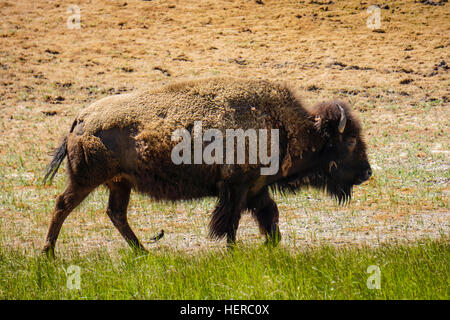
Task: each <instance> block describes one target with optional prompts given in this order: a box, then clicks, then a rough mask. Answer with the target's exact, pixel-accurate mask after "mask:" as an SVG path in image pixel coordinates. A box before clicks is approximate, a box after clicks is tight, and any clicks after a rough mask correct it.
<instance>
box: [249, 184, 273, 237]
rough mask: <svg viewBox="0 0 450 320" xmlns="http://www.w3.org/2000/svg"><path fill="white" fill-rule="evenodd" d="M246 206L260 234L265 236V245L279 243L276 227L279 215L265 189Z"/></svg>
mask: <svg viewBox="0 0 450 320" xmlns="http://www.w3.org/2000/svg"><path fill="white" fill-rule="evenodd" d="M248 204H249V207H248V209H249V210H250V211H251V212H252V215H253V216H254V217H255V219H256V221H257V222H258V225H259V230H260V232H261V234H263V235H265V236H266V244H270V245H277V244H278V243H279V242H280V241H281V233H280V230H279V227H278V216H279V213H278V208H277V204H276V203H275V201H273V200H272V198H271V197H270V194H269V191H268V190H267V188H266V189H265V190H263V191H262V192H261V193H260V194H258V195H257V196H255V197H253V198H251V199H249V201H248Z"/></svg>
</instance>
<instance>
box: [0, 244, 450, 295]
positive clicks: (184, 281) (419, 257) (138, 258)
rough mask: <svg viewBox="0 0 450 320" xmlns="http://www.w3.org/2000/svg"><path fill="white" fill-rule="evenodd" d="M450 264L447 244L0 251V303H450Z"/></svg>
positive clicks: (0, 249)
mask: <svg viewBox="0 0 450 320" xmlns="http://www.w3.org/2000/svg"><path fill="white" fill-rule="evenodd" d="M449 258H450V251H449V245H448V239H446V238H442V239H441V240H434V241H431V240H424V241H420V242H416V243H414V244H411V245H399V244H397V245H383V246H381V247H378V248H366V247H362V248H356V247H346V248H340V249H338V248H334V247H331V246H322V247H316V248H308V249H305V250H303V251H302V252H296V253H293V252H292V251H289V250H288V249H286V248H275V249H274V248H268V247H266V246H263V245H261V246H259V247H254V248H251V247H245V246H238V247H237V248H236V249H234V250H230V251H226V250H225V251H217V250H210V251H200V252H197V253H195V254H190V255H188V254H186V253H183V252H180V251H175V250H171V251H166V252H161V251H159V252H150V253H149V254H148V255H136V254H134V253H133V252H132V251H129V250H122V251H120V253H119V254H118V255H116V256H110V255H109V254H107V253H106V252H105V251H92V252H90V253H87V254H86V255H83V256H80V255H79V254H77V253H75V252H72V253H65V254H64V257H61V258H57V259H56V260H48V259H47V258H46V257H45V256H42V255H41V254H39V253H36V252H27V253H22V252H19V251H17V250H12V249H8V248H6V247H5V246H4V245H0V299H449V297H450V295H449V288H450V286H449V271H450V270H449ZM71 265H76V266H78V267H80V270H81V273H80V289H69V288H68V287H67V281H68V279H69V278H68V276H67V275H66V273H65V270H68V268H69V266H71ZM371 265H375V266H378V267H379V268H380V272H381V273H380V274H381V278H380V281H381V282H380V285H381V289H379V290H377V289H369V288H368V287H367V280H368V278H369V277H370V276H371V274H369V273H367V268H368V267H369V266H371ZM70 275H72V274H69V276H70ZM69 280H70V279H69ZM69 282H70V281H69Z"/></svg>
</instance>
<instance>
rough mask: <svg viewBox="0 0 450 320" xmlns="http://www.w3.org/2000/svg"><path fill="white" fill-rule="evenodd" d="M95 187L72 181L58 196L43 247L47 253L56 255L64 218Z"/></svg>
mask: <svg viewBox="0 0 450 320" xmlns="http://www.w3.org/2000/svg"><path fill="white" fill-rule="evenodd" d="M94 188H95V187H81V186H79V185H77V184H76V183H74V182H73V181H70V182H69V185H68V186H67V188H66V190H65V191H64V192H63V193H61V194H60V195H59V196H58V197H57V198H56V204H55V208H54V210H53V216H52V221H51V223H50V227H49V229H48V233H47V238H46V242H45V245H44V249H43V251H44V252H45V253H47V255H49V256H53V255H54V249H55V244H56V240H57V239H58V235H59V232H60V230H61V227H62V225H63V223H64V220H66V218H67V217H68V216H69V214H70V213H71V212H72V211H73V209H75V208H76V207H77V206H78V205H79V204H80V203H81V202H82V201H83V200H84V198H86V197H87V195H88V194H89V193H90V192H91V191H92V190H93V189H94Z"/></svg>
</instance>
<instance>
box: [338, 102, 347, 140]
mask: <svg viewBox="0 0 450 320" xmlns="http://www.w3.org/2000/svg"><path fill="white" fill-rule="evenodd" d="M338 107H339V110H341V119H340V120H339V126H338V131H339V133H343V132H344V130H345V125H346V124H347V116H346V115H345V111H344V108H342V107H341V106H340V105H338Z"/></svg>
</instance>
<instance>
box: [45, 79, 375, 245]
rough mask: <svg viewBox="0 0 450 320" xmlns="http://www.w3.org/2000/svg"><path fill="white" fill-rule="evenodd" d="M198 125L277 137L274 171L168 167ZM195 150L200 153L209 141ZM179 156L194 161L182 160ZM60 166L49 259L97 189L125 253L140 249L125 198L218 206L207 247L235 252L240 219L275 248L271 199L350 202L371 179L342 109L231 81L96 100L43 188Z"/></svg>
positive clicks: (241, 165)
mask: <svg viewBox="0 0 450 320" xmlns="http://www.w3.org/2000/svg"><path fill="white" fill-rule="evenodd" d="M198 121H201V124H202V128H203V129H210V128H214V129H215V130H216V132H219V133H224V134H225V135H226V133H227V132H228V131H227V130H229V129H236V130H237V129H239V128H240V129H242V130H248V129H255V130H256V129H257V130H261V129H267V130H270V132H274V131H273V130H277V131H276V132H277V138H278V140H277V141H276V142H277V144H276V148H277V149H276V150H271V151H270V152H271V155H274V154H277V155H278V158H277V159H276V163H275V165H276V166H275V167H276V168H279V170H276V172H273V173H271V174H262V171H261V170H260V169H261V168H262V167H264V165H263V164H262V163H261V162H257V163H254V162H253V163H250V162H249V161H248V159H249V156H248V157H247V156H246V157H245V161H240V162H239V161H237V163H233V162H229V161H227V162H225V163H224V162H223V161H217V162H214V163H204V162H201V163H199V162H195V161H192V162H190V161H186V162H184V163H174V161H173V157H172V156H173V152H174V148H175V146H177V144H178V143H179V142H180V140H179V139H178V140H177V139H174V132H176V131H177V130H180V129H181V130H184V131H183V132H185V133H186V132H187V133H193V132H194V131H195V129H196V128H195V124H196V122H198ZM245 132H247V131H245ZM271 135H272V134H271ZM272 136H273V135H272ZM244 139H245V137H244ZM200 141H201V142H200V143H201V144H202V145H201V147H205V148H206V147H207V145H208V144H209V143H212V138H211V139H210V140H208V139H204V140H200ZM245 143H246V144H245V145H246V146H247V145H248V141H246V142H245ZM232 147H236V148H237V144H233V145H232ZM260 148H261V146H260ZM264 148H265V146H264ZM264 148H263V149H264ZM187 151H191V150H187ZM217 151H218V150H215V152H217ZM232 151H233V150H232ZM274 151H275V152H274ZM183 152H186V150H184V151H183ZM226 152H229V150H226ZM184 156H187V158H188V160H189V159H190V158H191V157H194V155H192V154H191V153H190V152H187V154H184ZM65 157H67V173H68V184H67V187H66V190H65V191H64V192H63V193H61V194H60V195H59V196H58V197H57V199H56V205H55V208H54V211H53V216H52V219H51V223H50V227H49V230H48V235H47V238H46V244H45V247H44V251H45V252H47V253H53V251H54V247H55V243H56V240H57V237H58V234H59V232H60V229H61V226H62V224H63V222H64V220H65V219H66V218H67V216H68V215H69V214H70V212H71V211H72V210H73V209H74V208H75V207H76V206H78V205H79V204H80V203H81V202H82V201H83V199H85V198H86V197H87V195H88V194H89V193H91V192H92V191H93V190H94V189H96V188H97V187H98V186H100V185H105V186H106V187H107V188H108V189H109V200H108V205H107V214H108V216H109V218H110V219H111V221H112V223H113V224H114V226H115V227H116V228H117V229H118V230H119V232H120V233H121V235H122V236H123V237H124V238H125V240H126V241H127V242H128V243H129V244H130V245H131V246H132V247H133V248H137V249H142V250H145V249H144V246H143V245H142V244H141V242H140V241H139V240H138V238H137V237H136V235H135V234H134V232H133V230H132V229H131V228H130V226H129V224H128V221H127V206H128V202H129V198H130V192H131V190H132V189H133V190H136V191H137V192H141V193H144V194H148V195H149V196H150V197H152V198H153V199H155V200H169V201H178V200H187V199H198V198H202V197H218V202H217V206H216V207H215V209H214V211H213V213H212V217H211V221H210V236H211V237H212V238H216V239H220V238H223V237H225V236H226V238H227V243H228V244H233V243H234V242H235V240H236V231H237V229H238V225H239V220H240V217H241V214H242V213H243V212H244V211H249V212H251V213H252V215H253V216H254V218H255V219H256V221H257V223H258V225H259V229H260V231H261V233H262V234H263V235H265V236H266V242H267V243H274V244H276V243H277V242H278V241H280V239H281V236H280V231H279V228H278V216H279V213H278V209H277V205H276V203H275V202H274V200H273V199H272V197H271V194H270V190H278V191H281V192H295V191H298V190H300V189H301V188H303V187H307V186H312V187H316V188H319V189H321V190H324V191H326V192H327V193H328V194H329V195H331V196H332V197H335V198H336V199H337V200H338V201H339V203H342V202H346V201H349V200H350V198H351V192H352V187H353V186H354V185H358V184H361V183H362V182H364V181H366V180H367V179H369V177H370V176H371V174H372V172H371V168H370V165H369V162H368V159H367V155H366V145H365V143H364V141H363V138H362V134H361V126H360V122H359V120H358V119H357V118H356V117H355V115H354V114H353V113H352V111H351V110H350V108H349V106H348V105H347V104H346V103H344V102H342V101H328V102H322V103H319V104H317V105H315V106H313V107H311V108H307V107H306V106H305V105H304V104H303V103H302V101H301V99H300V98H299V97H298V95H297V94H296V92H295V91H294V90H293V89H292V88H290V87H289V86H288V85H286V84H283V83H277V82H272V81H267V80H247V79H235V78H213V79H201V80H194V81H184V82H180V83H175V84H170V85H166V86H162V87H160V88H156V89H155V88H153V89H148V90H141V91H138V92H134V93H129V94H121V95H115V96H109V97H106V98H103V99H101V100H98V101H96V102H94V103H93V104H92V105H90V106H89V107H87V108H86V109H84V110H82V111H81V113H80V114H79V115H78V116H77V117H76V119H75V120H74V122H73V124H72V127H71V129H70V131H69V133H68V134H67V135H66V136H65V137H64V138H63V141H62V143H61V145H60V146H59V147H58V148H57V149H56V150H55V153H54V157H53V160H52V161H51V163H50V164H49V166H48V168H47V172H46V175H45V178H44V182H45V181H46V180H50V181H51V179H52V178H53V177H54V175H55V174H56V172H57V170H58V168H59V166H60V164H61V163H62V161H63V159H64V158H65ZM233 157H234V155H233V156H232V157H231V159H232V160H233ZM241 160H242V159H241ZM161 236H162V234H160V236H159V238H160V237H161Z"/></svg>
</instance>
